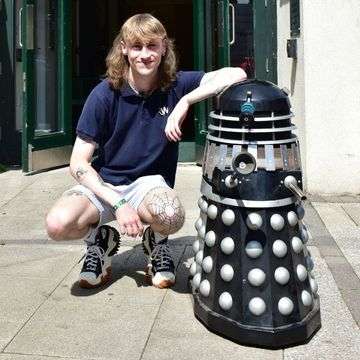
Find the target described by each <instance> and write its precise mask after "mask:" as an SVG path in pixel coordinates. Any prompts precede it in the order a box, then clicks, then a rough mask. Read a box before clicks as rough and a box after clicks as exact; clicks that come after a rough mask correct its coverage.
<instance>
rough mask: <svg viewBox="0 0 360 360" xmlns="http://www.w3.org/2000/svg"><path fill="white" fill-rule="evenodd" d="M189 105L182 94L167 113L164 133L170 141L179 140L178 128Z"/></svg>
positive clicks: (179, 131)
mask: <svg viewBox="0 0 360 360" xmlns="http://www.w3.org/2000/svg"><path fill="white" fill-rule="evenodd" d="M189 107H190V103H189V102H188V100H187V98H186V96H184V97H182V98H181V99H180V101H179V102H178V103H177V104H176V106H175V108H174V110H173V111H172V112H171V114H170V115H169V117H168V120H167V123H166V126H165V134H166V137H167V138H168V139H169V140H170V141H180V140H181V136H182V133H181V130H180V128H181V124H182V123H183V121H184V119H185V117H186V114H187V112H188V110H189Z"/></svg>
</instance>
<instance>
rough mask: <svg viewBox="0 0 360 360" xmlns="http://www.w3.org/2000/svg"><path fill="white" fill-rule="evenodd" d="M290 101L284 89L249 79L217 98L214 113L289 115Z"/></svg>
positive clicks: (266, 82)
mask: <svg viewBox="0 0 360 360" xmlns="http://www.w3.org/2000/svg"><path fill="white" fill-rule="evenodd" d="M290 107H291V105H290V101H289V98H288V94H287V92H286V91H285V90H284V89H280V88H279V87H277V86H276V85H275V84H273V83H271V82H269V81H263V80H257V79H251V80H246V81H243V82H241V83H238V84H235V85H233V86H231V87H229V88H228V89H227V90H225V91H224V92H223V93H222V94H221V95H219V96H218V99H217V104H216V112H217V113H220V112H221V113H223V114H224V115H225V114H229V115H230V114H238V113H246V112H248V113H251V114H254V113H255V116H256V114H257V113H258V114H261V113H263V114H266V113H275V114H276V115H282V114H284V115H285V114H289V113H290Z"/></svg>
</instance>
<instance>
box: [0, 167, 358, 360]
mask: <svg viewBox="0 0 360 360" xmlns="http://www.w3.org/2000/svg"><path fill="white" fill-rule="evenodd" d="M200 174H201V168H199V167H197V166H195V165H179V170H178V176H177V184H176V189H177V191H178V193H179V196H180V198H181V200H182V201H183V203H184V205H185V208H186V210H187V217H186V223H185V226H184V227H183V229H182V230H181V231H180V232H179V233H178V234H176V235H174V236H173V237H172V238H171V240H170V246H171V249H172V252H173V254H174V257H175V260H176V264H177V266H178V276H177V284H176V286H175V287H174V288H172V289H169V290H158V289H155V288H153V287H150V286H147V284H146V283H145V281H144V275H143V271H142V270H143V268H144V265H145V260H144V257H143V254H142V249H141V246H140V241H139V240H136V241H134V240H132V239H129V238H125V239H123V245H122V246H121V248H120V251H119V253H118V254H117V255H116V256H115V257H114V258H113V278H112V281H111V283H110V284H108V285H107V286H105V287H103V288H100V289H96V290H90V291H89V290H83V289H80V288H79V287H78V286H77V277H78V274H79V271H80V268H81V258H82V256H83V254H84V247H83V245H82V242H81V241H75V242H62V243H55V242H53V241H51V240H49V239H48V238H47V235H46V232H45V230H44V217H45V214H46V212H47V211H48V209H49V208H50V206H51V205H52V204H53V202H54V201H55V199H56V198H58V197H59V196H60V194H61V193H62V192H63V191H64V190H66V189H67V188H68V187H69V186H71V184H73V183H74V181H73V180H72V179H71V177H70V175H69V174H68V169H67V168H62V169H57V170H52V171H48V172H43V173H39V174H36V175H31V176H24V175H23V174H21V172H20V171H8V172H6V173H3V174H0V189H1V190H0V289H1V291H0V360H10V359H11V360H23V359H24V360H45V359H62V358H64V359H129V360H131V359H149V360H157V359H164V360H165V359H191V360H193V359H194V358H195V359H226V360H231V359H243V358H246V357H251V358H253V359H327V360H328V359H354V360H355V359H358V358H359V354H360V332H359V326H360V304H359V299H360V296H359V295H360V279H359V277H360V227H359V225H360V198H359V197H356V196H342V197H320V196H316V197H315V196H313V197H311V196H310V201H308V202H307V203H306V208H305V209H306V215H305V222H306V223H307V226H308V228H309V231H310V234H311V239H310V241H309V243H308V245H309V246H308V247H309V249H310V251H311V254H312V256H313V258H314V262H315V270H314V272H315V276H316V279H317V281H318V284H319V294H320V299H321V315H322V328H321V330H320V331H319V332H318V333H317V334H316V335H315V336H314V338H313V339H311V341H310V342H309V343H308V344H306V345H301V346H296V347H292V348H287V349H280V350H276V351H274V350H264V349H258V348H252V347H245V346H241V345H238V344H235V343H233V342H231V341H229V340H226V339H223V338H221V337H219V336H217V335H214V334H213V333H211V332H209V331H208V330H207V329H206V328H205V327H204V326H202V325H201V324H200V323H199V322H198V321H197V320H196V319H195V317H194V315H193V311H192V302H191V296H190V294H189V290H188V287H187V276H188V267H189V265H190V262H191V257H192V256H193V252H192V247H191V244H192V242H193V240H194V236H195V230H194V227H193V223H194V221H195V219H196V218H197V216H198V208H197V206H196V202H197V199H198V197H199V187H200V186H199V185H200V180H201V175H200Z"/></svg>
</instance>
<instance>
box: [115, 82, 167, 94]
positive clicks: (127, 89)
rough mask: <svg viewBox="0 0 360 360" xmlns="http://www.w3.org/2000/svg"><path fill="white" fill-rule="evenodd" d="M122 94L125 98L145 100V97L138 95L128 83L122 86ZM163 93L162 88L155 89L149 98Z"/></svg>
mask: <svg viewBox="0 0 360 360" xmlns="http://www.w3.org/2000/svg"><path fill="white" fill-rule="evenodd" d="M120 92H121V96H123V97H128V96H135V97H138V98H144V96H142V95H140V94H138V93H137V92H136V91H135V90H134V89H133V88H132V87H131V86H130V85H129V83H128V82H124V84H123V85H122V86H121V88H120ZM161 92H163V91H162V90H161V89H160V88H158V89H155V90H154V91H153V92H152V93H151V94H150V95H149V96H147V97H151V96H153V95H156V94H159V93H161Z"/></svg>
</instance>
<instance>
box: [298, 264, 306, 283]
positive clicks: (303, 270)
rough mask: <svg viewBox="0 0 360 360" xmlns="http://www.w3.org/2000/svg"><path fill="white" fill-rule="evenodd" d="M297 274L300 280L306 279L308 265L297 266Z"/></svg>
mask: <svg viewBox="0 0 360 360" xmlns="http://www.w3.org/2000/svg"><path fill="white" fill-rule="evenodd" d="M296 275H297V277H298V279H299V280H300V281H304V280H305V279H306V278H307V270H306V267H305V266H304V265H302V264H299V265H298V266H297V267H296Z"/></svg>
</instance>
